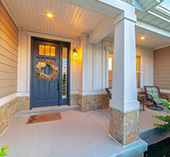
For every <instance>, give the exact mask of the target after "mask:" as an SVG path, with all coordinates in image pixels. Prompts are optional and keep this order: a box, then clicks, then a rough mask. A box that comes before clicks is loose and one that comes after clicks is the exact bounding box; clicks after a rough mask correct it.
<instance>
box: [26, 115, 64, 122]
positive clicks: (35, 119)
mask: <svg viewBox="0 0 170 157" xmlns="http://www.w3.org/2000/svg"><path fill="white" fill-rule="evenodd" d="M60 119H61V114H60V112H58V113H48V114H40V115H33V116H30V117H29V118H28V121H27V123H26V124H32V123H40V122H47V121H53V120H60Z"/></svg>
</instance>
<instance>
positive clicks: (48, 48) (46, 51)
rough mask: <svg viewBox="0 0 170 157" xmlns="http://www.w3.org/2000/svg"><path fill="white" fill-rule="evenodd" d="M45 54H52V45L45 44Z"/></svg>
mask: <svg viewBox="0 0 170 157" xmlns="http://www.w3.org/2000/svg"><path fill="white" fill-rule="evenodd" d="M45 55H46V56H49V55H50V46H45Z"/></svg>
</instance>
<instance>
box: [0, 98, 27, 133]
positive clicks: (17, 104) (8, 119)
mask: <svg viewBox="0 0 170 157" xmlns="http://www.w3.org/2000/svg"><path fill="white" fill-rule="evenodd" d="M27 109H29V97H18V98H15V99H13V100H12V101H10V102H9V103H6V104H4V105H3V106H1V107H0V135H1V134H2V133H3V132H4V130H5V129H6V128H7V127H8V126H9V125H10V124H11V123H12V122H13V120H14V119H15V113H16V112H18V111H19V110H27Z"/></svg>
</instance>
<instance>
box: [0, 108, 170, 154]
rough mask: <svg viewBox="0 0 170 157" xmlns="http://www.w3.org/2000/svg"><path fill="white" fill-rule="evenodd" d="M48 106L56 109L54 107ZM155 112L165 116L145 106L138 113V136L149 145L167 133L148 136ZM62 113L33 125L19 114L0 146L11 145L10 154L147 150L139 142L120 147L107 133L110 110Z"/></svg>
mask: <svg viewBox="0 0 170 157" xmlns="http://www.w3.org/2000/svg"><path fill="white" fill-rule="evenodd" d="M50 109H51V110H56V108H55V107H53V108H50ZM65 109H66V108H65ZM67 109H68V108H67ZM58 110H59V109H58ZM39 111H43V109H35V110H33V112H37V113H38V112H39ZM59 111H60V110H59ZM158 113H159V114H161V115H165V113H164V112H157V111H152V110H149V109H147V108H146V110H145V111H143V112H140V119H139V132H140V135H142V134H145V137H147V138H148V139H149V140H150V141H149V140H148V141H147V142H150V144H152V143H153V142H156V140H162V139H163V138H166V137H167V136H168V135H169V133H167V132H166V133H164V134H163V135H160V136H157V139H156V140H154V139H151V138H150V137H153V136H154V134H152V135H151V134H150V135H149V132H151V130H153V128H154V127H153V123H155V122H158V121H157V120H155V119H153V118H152V115H153V114H158ZM19 114H21V112H20V113H19ZM61 116H62V119H61V120H56V121H50V122H42V123H36V124H26V121H27V119H28V115H27V116H26V115H22V117H20V116H19V117H18V118H16V119H15V120H14V122H13V123H12V124H11V126H10V127H9V128H8V130H7V131H6V132H5V133H4V134H3V135H2V136H1V137H0V145H9V146H10V147H11V149H10V150H8V156H9V157H10V156H11V157H13V156H18V157H23V156H26V157H32V156H42V157H46V156H51V157H53V156H54V157H55V156H60V157H67V156H74V157H78V156H82V157H87V156H89V157H96V156H98V157H108V156H118V155H123V156H128V155H129V156H130V154H133V155H135V153H136V154H139V153H140V152H142V151H146V147H144V146H142V141H138V142H136V143H134V144H132V145H129V146H127V147H125V148H123V147H122V146H120V145H119V144H118V143H117V142H115V141H114V140H113V139H111V138H110V137H109V136H108V133H109V109H102V110H96V111H89V112H84V113H83V112H80V111H78V110H75V111H65V112H61ZM147 132H148V133H147ZM147 135H148V136H147ZM142 136H143V135H142ZM140 144H141V146H140ZM129 150H130V151H129ZM125 154H126V155H125Z"/></svg>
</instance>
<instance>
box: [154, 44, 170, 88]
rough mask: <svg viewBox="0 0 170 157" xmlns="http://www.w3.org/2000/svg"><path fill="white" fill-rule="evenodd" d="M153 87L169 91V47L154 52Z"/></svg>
mask: <svg viewBox="0 0 170 157" xmlns="http://www.w3.org/2000/svg"><path fill="white" fill-rule="evenodd" d="M154 85H156V86H159V88H161V89H170V46H169V47H166V48H162V49H159V50H155V51H154Z"/></svg>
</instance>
